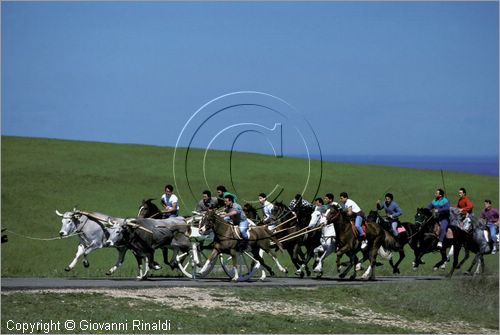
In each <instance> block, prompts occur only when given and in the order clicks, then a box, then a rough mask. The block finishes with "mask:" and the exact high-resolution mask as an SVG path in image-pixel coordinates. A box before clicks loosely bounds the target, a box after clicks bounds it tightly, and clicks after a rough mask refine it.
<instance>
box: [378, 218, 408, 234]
mask: <svg viewBox="0 0 500 335" xmlns="http://www.w3.org/2000/svg"><path fill="white" fill-rule="evenodd" d="M395 222H397V223H398V225H397V227H396V229H397V230H398V234H402V233H406V228H405V227H404V226H403V225H402V224H401V221H399V220H397V219H396V221H395ZM391 223H392V222H391V221H389V220H387V219H384V218H382V219H381V223H380V224H381V226H382V228H384V230H386V231H387V232H389V233H390V234H393V232H392V225H391Z"/></svg>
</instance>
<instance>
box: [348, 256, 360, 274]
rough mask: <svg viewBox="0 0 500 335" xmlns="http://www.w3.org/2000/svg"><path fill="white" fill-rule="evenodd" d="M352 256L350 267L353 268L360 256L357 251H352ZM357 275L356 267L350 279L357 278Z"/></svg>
mask: <svg viewBox="0 0 500 335" xmlns="http://www.w3.org/2000/svg"><path fill="white" fill-rule="evenodd" d="M350 258H351V265H350V267H351V268H353V267H354V264H357V263H358V256H356V254H355V253H352V254H351V256H350ZM356 275H357V273H356V269H355V268H353V272H352V275H351V276H350V277H349V279H350V280H354V279H356Z"/></svg>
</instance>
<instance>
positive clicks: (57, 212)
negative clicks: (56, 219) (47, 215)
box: [56, 209, 64, 217]
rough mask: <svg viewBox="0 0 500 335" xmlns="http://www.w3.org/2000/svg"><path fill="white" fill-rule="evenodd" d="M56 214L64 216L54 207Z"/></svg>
mask: <svg viewBox="0 0 500 335" xmlns="http://www.w3.org/2000/svg"><path fill="white" fill-rule="evenodd" d="M56 214H57V215H58V216H61V217H64V214H61V213H59V211H58V210H57V209H56Z"/></svg>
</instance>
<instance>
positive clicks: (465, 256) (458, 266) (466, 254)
mask: <svg viewBox="0 0 500 335" xmlns="http://www.w3.org/2000/svg"><path fill="white" fill-rule="evenodd" d="M469 255H470V251H469V249H466V248H464V258H463V259H462V260H461V261H460V263H458V265H457V269H460V268H461V267H462V265H464V263H465V262H466V261H467V260H468V259H469Z"/></svg>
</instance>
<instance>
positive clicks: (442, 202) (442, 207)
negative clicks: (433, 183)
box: [427, 188, 450, 249]
mask: <svg viewBox="0 0 500 335" xmlns="http://www.w3.org/2000/svg"><path fill="white" fill-rule="evenodd" d="M444 195H445V194H444V191H443V190H442V189H440V188H438V189H437V190H436V193H435V194H434V199H433V200H432V201H431V203H430V204H428V205H427V208H428V209H430V210H432V211H433V212H434V213H435V215H436V216H437V219H438V221H439V226H440V227H441V231H440V232H439V242H438V244H437V247H438V248H439V249H441V248H442V247H443V241H444V237H445V235H446V230H447V229H448V224H449V223H450V221H449V220H450V202H449V201H448V199H447V198H446V197H445V196H444Z"/></svg>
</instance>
